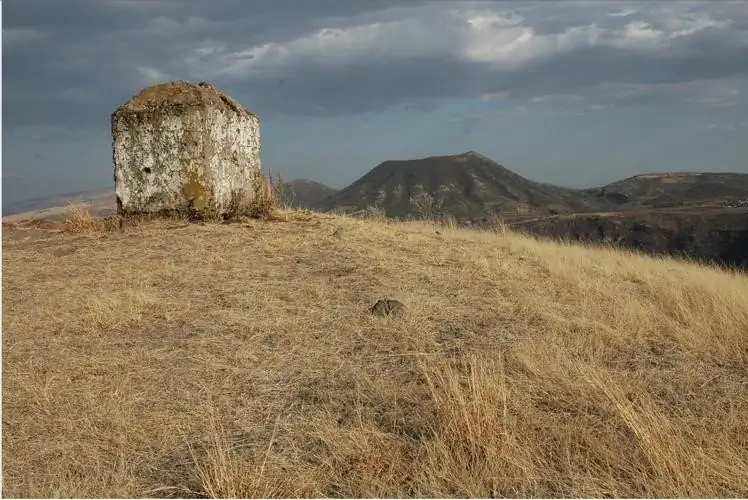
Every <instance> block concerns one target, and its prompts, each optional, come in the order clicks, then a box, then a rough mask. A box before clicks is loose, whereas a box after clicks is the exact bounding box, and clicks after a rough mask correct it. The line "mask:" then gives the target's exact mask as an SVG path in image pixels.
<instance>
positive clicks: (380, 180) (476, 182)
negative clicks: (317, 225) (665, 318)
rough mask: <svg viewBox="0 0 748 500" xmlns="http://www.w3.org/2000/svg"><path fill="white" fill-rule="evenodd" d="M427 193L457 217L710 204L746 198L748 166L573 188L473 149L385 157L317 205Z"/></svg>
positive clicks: (398, 211)
mask: <svg viewBox="0 0 748 500" xmlns="http://www.w3.org/2000/svg"><path fill="white" fill-rule="evenodd" d="M421 193H428V194H430V195H431V196H433V197H434V199H435V203H436V204H437V205H438V206H439V207H440V210H441V211H442V212H444V213H446V214H450V215H452V216H454V217H455V218H457V219H458V220H475V219H481V218H485V217H486V215H489V214H496V213H498V214H502V215H504V216H505V217H506V218H509V219H513V218H527V217H530V216H544V215H545V216H551V215H559V214H565V213H566V214H569V213H593V212H608V211H611V210H624V209H633V208H637V209H638V208H668V207H671V208H673V207H686V206H697V205H703V204H712V205H716V204H717V203H719V202H724V201H725V200H733V201H734V200H739V199H744V198H748V174H733V173H698V172H673V173H660V174H658V173H655V174H645V175H638V176H635V177H630V178H628V179H624V180H621V181H617V182H613V183H611V184H608V185H606V186H602V187H597V188H588V189H571V188H564V187H559V186H554V185H550V184H545V183H541V182H536V181H532V180H529V179H527V178H525V177H522V176H521V175H518V174H516V173H514V172H512V171H511V170H509V169H507V168H506V167H503V166H502V165H500V164H498V163H496V162H495V161H493V160H491V159H490V158H487V157H485V156H483V155H481V154H479V153H476V152H474V151H468V152H466V153H462V154H457V155H451V156H433V157H428V158H422V159H417V160H403V161H385V162H383V163H381V164H379V165H378V166H376V167H375V168H374V169H372V170H371V171H369V172H368V173H366V174H365V175H364V176H362V177H361V178H359V179H358V180H357V181H355V182H354V183H353V184H351V185H350V186H348V187H346V188H344V189H342V190H341V191H339V192H337V193H335V194H333V195H332V196H329V197H327V198H325V199H323V200H321V201H319V202H318V203H317V204H316V205H315V208H317V209H319V210H323V211H324V210H331V209H342V210H345V211H354V212H355V211H359V210H364V209H366V208H367V207H370V206H377V207H379V208H381V209H382V210H384V211H385V213H386V215H387V216H389V217H405V216H408V215H411V214H413V212H414V206H413V204H412V203H411V198H412V197H414V196H415V197H418V195H419V194H421Z"/></svg>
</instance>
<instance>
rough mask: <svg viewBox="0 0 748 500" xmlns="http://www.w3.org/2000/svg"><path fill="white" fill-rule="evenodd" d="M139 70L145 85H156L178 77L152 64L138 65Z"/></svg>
mask: <svg viewBox="0 0 748 500" xmlns="http://www.w3.org/2000/svg"><path fill="white" fill-rule="evenodd" d="M137 71H138V75H140V78H141V80H142V81H143V83H144V84H145V85H154V84H156V83H163V82H168V81H171V80H176V78H174V77H172V76H170V75H168V74H166V73H164V72H163V71H161V70H159V69H156V68H152V67H150V66H138V68H137Z"/></svg>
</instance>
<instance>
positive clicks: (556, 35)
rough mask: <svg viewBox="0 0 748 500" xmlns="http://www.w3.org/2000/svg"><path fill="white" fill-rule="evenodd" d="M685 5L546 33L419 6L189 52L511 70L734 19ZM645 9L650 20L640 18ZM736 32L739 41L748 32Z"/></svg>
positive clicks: (681, 35)
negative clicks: (433, 60)
mask: <svg viewBox="0 0 748 500" xmlns="http://www.w3.org/2000/svg"><path fill="white" fill-rule="evenodd" d="M478 7H480V8H478ZM575 7H578V6H576V5H575ZM687 7H688V4H684V5H683V6H678V5H676V6H672V5H665V6H664V7H658V8H652V9H650V10H648V11H647V12H646V13H643V12H642V11H637V10H635V9H623V10H620V11H617V12H613V13H610V12H609V13H608V16H613V17H614V19H621V22H620V23H617V24H618V25H617V26H613V27H611V26H607V25H600V24H598V23H597V22H596V20H599V17H595V16H593V15H590V16H587V17H586V18H585V17H584V15H583V14H584V11H583V10H574V12H575V13H576V14H578V16H577V17H578V19H577V20H576V22H575V24H573V25H569V26H567V27H565V28H564V29H562V30H560V31H557V32H550V33H548V32H546V33H541V32H539V31H538V30H537V29H536V27H535V26H534V23H536V22H538V20H537V19H534V18H527V17H524V16H522V15H520V14H518V12H519V10H518V9H514V10H512V9H509V8H505V6H503V4H494V3H490V2H489V3H485V4H478V3H475V2H471V3H466V4H461V3H456V4H428V5H426V6H424V5H417V6H410V7H401V8H397V9H387V10H386V11H382V12H381V13H380V14H381V16H380V17H381V19H383V20H379V21H371V19H370V17H371V16H369V20H368V21H367V22H362V21H360V20H359V21H356V20H353V21H348V24H340V23H341V22H343V21H338V24H337V25H330V26H328V27H326V28H323V29H319V30H316V31H314V32H311V33H307V34H305V35H302V36H299V37H297V38H293V39H288V40H286V41H279V42H268V43H263V44H257V45H252V46H248V47H245V48H242V49H239V50H237V49H234V50H228V49H227V47H225V46H221V45H220V44H213V45H211V46H209V47H205V48H204V49H197V50H193V51H192V52H190V53H188V54H186V55H185V62H187V63H188V64H189V66H191V67H192V68H194V72H195V74H196V75H200V76H213V77H227V78H235V79H236V78H247V77H248V78H251V77H253V76H257V75H263V74H268V73H276V72H280V71H282V70H283V69H284V68H290V67H293V66H296V65H303V66H304V67H310V66H317V67H321V68H334V67H343V66H345V65H348V64H351V63H358V62H363V61H370V62H372V63H374V64H377V63H381V62H383V61H388V62H392V61H397V60H410V59H418V58H425V57H443V58H451V59H455V60H462V61H464V62H467V63H475V64H482V65H486V66H488V67H491V68H495V69H496V70H511V69H517V68H520V67H523V66H525V65H527V64H530V63H534V62H538V61H541V60H543V59H546V58H549V57H553V56H555V55H559V54H563V53H568V52H571V51H574V50H577V49H580V48H586V47H610V48H620V49H627V50H632V51H642V52H648V53H653V54H654V53H657V52H660V51H663V50H668V49H672V48H673V44H674V43H675V42H678V41H680V40H683V39H688V38H689V37H691V36H693V35H695V34H697V33H700V32H702V31H704V30H707V29H710V28H714V29H722V30H724V29H725V28H727V27H729V26H730V24H731V21H730V20H729V19H713V18H711V17H709V15H708V14H707V13H705V12H692V11H690V10H689V9H688V8H687ZM394 12H397V13H398V14H399V15H398V16H395V15H393V13H394ZM624 14H625V16H624ZM645 14H646V16H647V19H646V20H645V19H641V18H640V17H642V16H644V15H645ZM635 15H636V16H635ZM633 17H639V18H637V19H633ZM541 21H542V20H541ZM154 22H156V21H154ZM201 22H205V21H204V20H202V21H201V20H198V19H195V20H193V21H188V22H187V23H186V24H190V23H193V24H195V25H199V24H200V23H201ZM158 23H161V24H163V28H164V29H173V28H174V27H175V23H176V22H175V21H167V20H163V19H162V20H160V21H158ZM158 23H157V24H158ZM176 24H180V23H176ZM725 36H731V35H729V34H728V35H725ZM735 36H739V37H743V38H741V40H742V39H745V37H746V36H748V35H746V33H742V34H737V35H735ZM741 43H745V42H741Z"/></svg>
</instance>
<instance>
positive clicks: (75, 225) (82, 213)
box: [64, 203, 104, 233]
mask: <svg viewBox="0 0 748 500" xmlns="http://www.w3.org/2000/svg"><path fill="white" fill-rule="evenodd" d="M64 227H65V231H67V232H69V233H90V232H95V231H99V230H101V229H103V227H104V224H103V222H102V220H101V219H98V218H96V217H93V216H92V215H91V211H90V208H89V205H88V204H86V203H78V204H71V205H70V206H69V208H68V213H67V217H66V218H65V221H64Z"/></svg>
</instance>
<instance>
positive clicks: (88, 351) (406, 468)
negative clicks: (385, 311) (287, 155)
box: [3, 212, 748, 497]
mask: <svg viewBox="0 0 748 500" xmlns="http://www.w3.org/2000/svg"><path fill="white" fill-rule="evenodd" d="M281 215H282V216H281V217H276V218H273V219H271V220H273V221H274V222H263V221H261V220H258V219H250V220H247V221H245V222H244V223H241V224H229V225H218V224H206V225H185V224H178V223H177V222H176V221H148V222H144V223H143V224H141V226H140V227H139V230H138V231H137V232H135V233H127V232H125V233H120V232H113V233H106V232H93V233H76V234H70V233H64V232H63V233H53V232H49V231H41V230H20V229H8V230H5V231H4V233H3V246H4V248H3V274H4V280H3V461H4V462H3V472H4V474H3V480H4V481H3V494H4V496H35V497H48V496H55V495H57V496H74V497H89V496H97V497H101V496H118V497H129V496H180V497H197V496H210V497H281V496H282V497H298V496H302V497H311V496H314V497H319V496H332V497H362V496H365V497H376V496H389V497H411V496H428V497H447V496H450V497H451V496H463V497H473V496H480V497H491V496H512V497H524V496H545V497H548V496H552V497H559V496H575V497H603V496H627V497H644V496H646V497H714V496H718V497H745V496H746V495H748V396H747V394H748V278H746V276H745V275H743V274H739V273H737V272H727V271H721V270H717V269H713V268H710V267H707V266H703V265H697V264H689V263H684V262H679V261H675V260H670V259H665V258H652V257H645V256H640V255H635V254H631V253H626V252H620V251H616V250H613V249H606V248H596V249H592V248H585V247H582V246H576V245H571V244H561V243H551V242H543V241H539V240H536V239H534V238H529V237H525V236H521V235H517V234H513V233H511V232H510V231H507V230H506V228H503V229H502V230H500V231H483V232H480V231H473V230H468V229H462V228H458V227H455V226H454V225H450V224H448V223H443V224H441V223H426V222H406V223H389V222H388V223H382V222H379V221H377V220H361V219H358V218H353V217H346V216H339V215H336V216H331V215H323V214H316V215H315V214H310V213H308V212H303V213H302V212H283V213H282V214H281ZM375 219H376V218H375ZM383 296H385V297H391V298H396V299H398V300H401V301H402V302H403V303H405V305H406V307H407V312H406V314H405V315H404V316H402V317H389V318H379V317H375V316H372V315H371V314H369V313H368V307H369V306H370V305H371V304H372V303H373V302H374V300H376V299H377V298H379V297H383Z"/></svg>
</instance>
